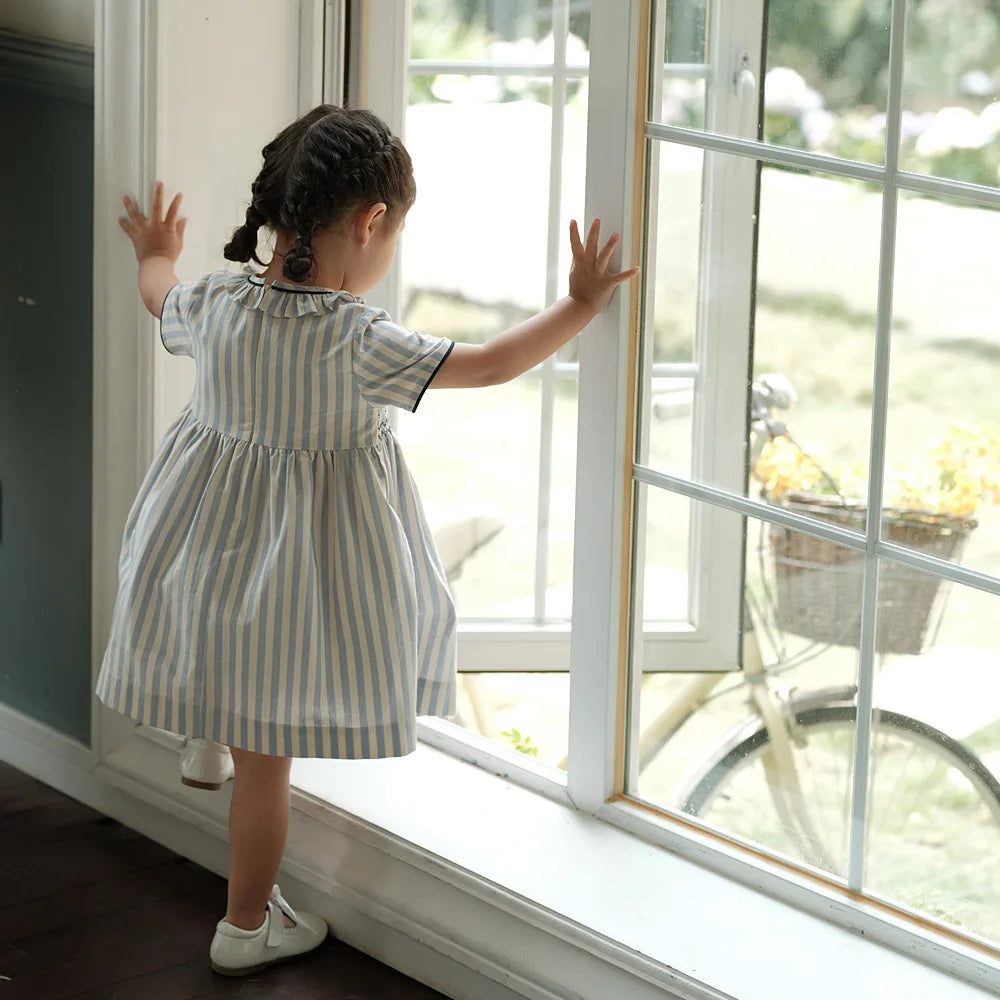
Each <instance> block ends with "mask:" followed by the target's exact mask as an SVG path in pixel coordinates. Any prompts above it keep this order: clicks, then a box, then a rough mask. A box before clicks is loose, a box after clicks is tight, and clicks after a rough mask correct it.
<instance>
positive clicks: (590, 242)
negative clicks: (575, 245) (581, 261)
mask: <svg viewBox="0 0 1000 1000" xmlns="http://www.w3.org/2000/svg"><path fill="white" fill-rule="evenodd" d="M600 239H601V220H600V219H594V221H593V222H592V223H591V224H590V230H589V231H588V233H587V256H588V257H589V258H590V259H591V260H594V259H595V258H596V257H597V247H598V244H599V242H600Z"/></svg>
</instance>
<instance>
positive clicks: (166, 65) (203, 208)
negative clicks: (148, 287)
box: [144, 0, 299, 441]
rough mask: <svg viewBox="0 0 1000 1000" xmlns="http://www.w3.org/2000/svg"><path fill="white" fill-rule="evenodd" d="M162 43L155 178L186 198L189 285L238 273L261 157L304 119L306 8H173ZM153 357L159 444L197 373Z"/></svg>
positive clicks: (240, 4)
mask: <svg viewBox="0 0 1000 1000" xmlns="http://www.w3.org/2000/svg"><path fill="white" fill-rule="evenodd" d="M156 37H157V80H156V93H157V112H156V119H157V120H156V171H157V176H158V177H159V178H160V179H162V180H163V182H164V185H165V188H166V196H167V198H169V197H171V196H172V195H173V194H174V193H175V192H177V191H181V192H183V194H184V201H183V207H182V209H181V212H182V214H183V215H186V216H187V217H188V225H187V231H186V234H185V246H184V251H183V253H182V254H181V257H180V259H179V260H178V262H177V274H178V277H180V279H181V280H182V281H185V280H188V279H192V278H197V277H200V276H201V275H202V274H204V273H206V272H207V271H211V270H214V269H216V268H221V267H238V266H239V265H234V264H231V263H230V262H228V261H226V260H225V259H224V258H223V256H222V248H223V246H224V245H225V244H226V243H227V242H228V240H229V237H230V235H231V233H232V231H233V229H234V228H235V227H236V226H238V225H240V224H241V223H242V222H243V220H244V217H245V215H246V209H247V205H248V204H249V200H250V183H251V181H252V180H253V179H254V177H255V176H256V175H257V172H258V171H259V170H260V166H261V162H262V160H261V152H260V151H261V148H262V147H263V146H264V145H265V143H267V142H269V141H270V139H271V138H272V137H273V136H274V134H275V133H276V132H277V131H279V130H280V129H281V128H283V127H284V126H285V125H287V124H288V123H289V122H290V121H291V120H292V119H293V118H294V117H295V115H296V112H297V110H298V86H299V58H298V53H299V4H298V3H274V0H212V3H211V5H209V4H206V3H205V2H204V0H170V2H169V3H159V4H158V5H157V36H156ZM265 40H266V45H265V44H264V42H265ZM148 200H149V195H148V193H147V194H146V197H145V199H144V202H145V203H148ZM154 358H155V360H154V397H155V408H154V418H153V430H154V437H155V439H156V441H159V439H160V438H161V437H162V435H163V433H164V431H165V430H166V429H167V427H168V426H169V425H170V424H171V423H172V422H173V420H174V419H175V418H176V416H177V413H178V412H179V410H180V409H181V407H182V406H183V405H184V404H185V402H186V401H187V399H188V397H189V396H190V394H191V388H192V380H193V376H194V366H193V363H192V362H191V361H190V360H189V359H188V358H176V357H174V356H172V355H169V354H167V352H166V351H164V350H162V348H160V347H157V349H156V351H155V352H154Z"/></svg>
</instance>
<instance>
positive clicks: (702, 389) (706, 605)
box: [632, 0, 764, 725]
mask: <svg viewBox="0 0 1000 1000" xmlns="http://www.w3.org/2000/svg"><path fill="white" fill-rule="evenodd" d="M653 6H654V12H653V14H652V15H651V16H652V24H651V25H650V31H651V36H650V50H651V53H653V54H654V55H653V57H652V59H651V63H650V72H649V84H650V86H649V91H650V112H651V111H652V110H653V109H654V108H658V107H659V103H660V102H659V93H660V88H661V86H662V83H663V80H664V78H665V77H667V76H674V77H677V76H680V77H683V78H684V79H689V80H690V79H703V80H705V84H706V88H705V89H706V108H705V117H706V128H707V129H709V130H711V131H715V132H720V133H722V134H726V135H733V136H742V137H744V138H749V139H756V138H757V135H758V129H759V119H758V114H757V108H758V105H759V101H758V97H759V93H758V91H759V80H760V70H759V67H760V65H761V47H762V24H763V18H764V4H763V0H741V2H738V3H733V2H731V0H708V11H707V22H708V29H707V31H708V52H707V54H706V58H707V61H706V63H705V64H704V65H699V64H677V65H675V64H664V65H661V64H660V60H659V58H658V55H659V53H662V52H663V51H664V29H665V22H666V17H665V12H666V0H654V4H653ZM744 67H746V68H748V69H749V70H750V72H751V73H752V74H753V79H754V80H755V82H756V83H757V86H753V87H747V88H744V89H740V87H739V86H738V75H739V73H740V72H741V70H742V69H743V68H744ZM647 115H648V116H649V117H652V115H651V114H650V113H649V112H647ZM659 148H660V141H659V140H657V139H655V138H648V139H647V140H646V155H647V169H646V172H645V184H646V198H645V203H646V207H645V215H646V218H656V215H657V212H656V208H655V206H656V204H657V199H658V194H659V171H658V168H657V163H658V154H659ZM756 201H757V170H756V166H755V164H754V163H753V162H752V161H750V160H742V161H741V160H737V159H736V158H734V157H728V156H719V155H715V154H713V153H712V152H711V151H706V152H705V154H704V164H703V176H702V211H701V216H702V230H701V243H700V247H699V269H698V271H699V288H698V311H697V321H696V322H697V334H696V337H695V356H694V359H693V361H692V362H691V363H689V364H657V365H654V364H653V361H652V315H651V314H652V308H651V307H652V292H653V281H652V276H653V275H655V270H656V268H655V255H656V240H655V239H645V240H644V242H645V243H646V267H645V275H646V276H647V277H646V279H645V281H646V294H645V297H644V301H643V306H644V310H643V324H642V325H643V336H642V337H641V338H640V341H641V344H640V348H639V353H640V360H639V365H638V378H639V393H638V397H639V400H640V404H639V407H638V415H637V425H638V426H637V431H636V448H635V456H636V457H635V465H634V467H633V470H632V474H633V477H634V479H635V482H636V484H637V485H636V489H635V491H634V494H635V495H634V511H635V513H634V524H635V526H636V537H635V540H634V545H633V567H632V651H633V671H634V675H635V676H636V677H641V675H642V674H643V673H649V672H652V671H680V672H690V671H705V672H716V671H724V670H736V669H738V668H739V666H740V649H739V644H738V643H737V642H736V641H735V639H734V637H735V636H737V635H738V633H739V623H740V619H741V616H742V589H743V580H742V577H743V567H742V563H743V557H742V548H743V546H742V536H741V530H742V529H741V526H740V524H739V522H738V520H737V519H735V518H733V517H731V516H729V515H728V514H727V513H726V512H724V511H720V510H719V509H718V508H715V507H712V506H710V505H699V506H697V507H695V506H694V505H692V508H691V516H690V524H689V530H690V541H689V551H688V559H687V565H688V581H689V594H688V613H687V621H685V622H678V623H672V622H667V623H654V622H650V621H643V616H642V613H641V610H642V608H643V587H644V564H645V558H644V557H645V542H644V535H645V532H644V528H643V526H644V525H645V523H646V497H647V496H648V491H649V490H654V489H660V488H664V487H666V488H668V489H669V487H670V484H671V483H672V482H674V480H675V478H676V477H672V476H665V475H663V474H662V473H661V472H660V471H659V470H657V469H655V468H653V467H651V466H650V464H649V462H648V452H649V440H648V435H649V420H648V415H649V413H650V406H649V401H648V399H646V398H645V391H646V390H648V387H650V386H651V383H652V378H653V377H654V376H655V377H657V378H680V379H684V380H685V381H687V380H690V381H692V382H693V390H694V391H693V408H694V412H693V418H694V419H693V422H692V441H691V454H692V469H691V478H692V480H693V481H695V482H700V483H704V484H711V487H712V488H713V489H714V490H725V491H729V492H734V493H741V492H742V491H743V488H744V482H743V469H744V468H745V466H746V455H745V450H744V448H745V445H744V442H745V440H746V399H747V364H748V358H749V354H750V351H749V346H750V328H751V314H750V302H751V294H750V293H751V287H752V282H753V261H754V252H753V251H754V241H755V228H756V227H755V218H756ZM719 206H725V208H726V210H725V211H717V210H716V209H717V207H719ZM647 235H648V234H647ZM638 484H644V485H645V489H644V490H643V489H639V488H638ZM637 716H638V713H636V720H634V721H635V724H636V725H637V724H638V722H637Z"/></svg>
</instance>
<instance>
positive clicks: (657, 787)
mask: <svg viewBox="0 0 1000 1000" xmlns="http://www.w3.org/2000/svg"><path fill="white" fill-rule="evenodd" d="M674 502H675V503H676V504H678V505H686V506H689V507H693V508H694V512H697V511H698V508H700V507H703V505H701V504H697V503H693V504H692V503H690V502H688V501H683V500H680V498H676V499H675V501H674ZM703 513H704V511H702V514H703ZM716 516H719V517H721V518H722V519H723V520H725V519H726V518H733V519H735V518H736V515H728V514H724V513H722V512H716ZM745 527H746V542H745V549H741V550H737V551H735V552H734V553H732V555H733V565H732V566H729V567H727V568H726V571H728V572H739V567H740V565H743V566H744V567H745V591H744V594H745V602H746V603H745V611H744V616H743V626H742V631H741V632H740V635H736V634H734V635H733V636H732V638H733V641H734V642H735V641H741V642H742V648H743V669H742V670H740V671H738V672H736V673H732V674H700V675H699V674H683V675H677V674H664V673H659V674H658V673H655V672H652V671H646V672H645V673H644V674H643V676H642V683H641V688H640V695H639V706H638V709H639V727H638V728H639V736H638V745H637V746H635V747H632V748H631V753H632V755H633V759H634V760H635V761H636V765H635V766H636V770H637V772H638V777H637V785H636V789H635V791H636V794H638V795H639V796H640V797H641V798H643V799H645V800H647V801H649V802H652V803H654V804H656V805H659V806H661V807H664V808H667V809H673V810H677V811H680V812H684V813H686V814H688V815H690V816H693V817H696V818H697V819H698V820H700V821H701V822H704V823H706V824H708V825H709V826H712V827H714V828H716V829H719V830H721V831H722V832H724V833H726V834H728V835H731V836H734V837H736V838H739V839H741V840H744V841H748V842H752V843H754V844H756V845H758V846H760V847H762V848H764V849H766V850H767V851H770V852H773V853H775V854H779V855H782V856H784V857H787V858H790V859H792V860H795V861H798V862H801V863H804V864H806V865H809V866H812V867H815V868H818V869H821V870H823V871H825V872H827V873H829V874H831V875H834V876H835V877H838V878H844V877H845V876H846V870H847V851H848V839H847V838H848V827H849V817H850V797H851V782H852V780H853V765H854V717H853V699H854V692H855V686H856V677H857V645H858V642H857V634H855V635H853V636H844V637H843V639H842V642H841V643H839V644H833V643H831V642H830V641H829V640H828V639H827V638H824V637H823V635H822V634H820V635H811V634H810V633H811V632H815V631H817V629H818V630H819V632H820V633H822V632H823V631H826V630H824V629H823V628H822V621H821V620H820V619H822V617H823V616H824V615H828V614H829V613H830V612H829V609H828V608H827V607H825V605H824V604H823V603H822V601H823V599H822V595H819V594H817V592H816V590H815V588H814V589H813V590H812V591H811V593H812V594H813V597H814V601H815V602H818V603H806V602H804V601H802V600H799V601H797V602H796V603H795V604H794V605H789V604H788V603H787V602H785V603H783V602H782V596H781V590H782V587H783V585H784V583H785V582H786V581H787V580H788V579H789V578H791V579H792V580H793V581H794V578H795V576H796V574H798V573H799V572H800V570H801V568H802V566H801V563H803V562H808V563H811V564H812V565H814V566H822V565H828V564H829V565H836V564H837V562H838V560H842V559H843V558H844V550H843V549H841V548H840V547H838V546H831V549H832V551H831V552H828V553H825V554H824V553H820V552H812V553H808V555H809V556H810V559H809V560H793V561H787V560H785V559H784V558H783V555H784V550H783V549H782V547H781V546H780V545H778V544H776V538H775V532H774V529H773V528H772V527H771V526H769V525H766V524H764V523H762V522H760V521H757V520H755V519H748V520H747V521H746V523H745ZM744 554H745V559H744ZM824 559H826V560H828V562H827V563H824V562H823V560H824ZM717 571H718V570H717ZM733 627H734V628H735V629H736V630H740V626H739V625H738V624H735V625H734V626H733ZM680 648H682V647H679V649H680ZM678 655H681V654H678ZM755 681H757V683H754V682H755ZM760 681H766V683H759V682H760ZM793 718H794V719H795V720H796V721H795V725H794V726H792V725H790V720H792V719H793Z"/></svg>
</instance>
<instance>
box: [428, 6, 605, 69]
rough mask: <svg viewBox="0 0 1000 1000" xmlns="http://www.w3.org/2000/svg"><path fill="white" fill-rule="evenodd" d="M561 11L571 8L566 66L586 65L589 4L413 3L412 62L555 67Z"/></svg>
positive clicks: (568, 11)
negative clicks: (555, 29)
mask: <svg viewBox="0 0 1000 1000" xmlns="http://www.w3.org/2000/svg"><path fill="white" fill-rule="evenodd" d="M560 7H563V8H564V10H566V9H567V8H568V10H566V12H567V13H568V18H569V37H568V40H567V46H566V59H567V62H568V63H569V64H570V65H586V64H587V61H588V58H589V52H588V49H589V47H590V3H589V0H587V2H584V3H580V2H578V0H574V2H572V3H570V2H569V0H553V2H549V3H545V2H542V3H539V2H538V0H413V7H412V15H411V16H412V21H411V26H410V37H411V41H410V51H411V58H413V59H436V60H459V59H461V60H472V61H479V62H499V63H543V64H546V63H551V62H552V60H553V53H554V45H553V40H552V30H553V21H554V20H555V19H556V18H557V17H558V12H559V8H560Z"/></svg>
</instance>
